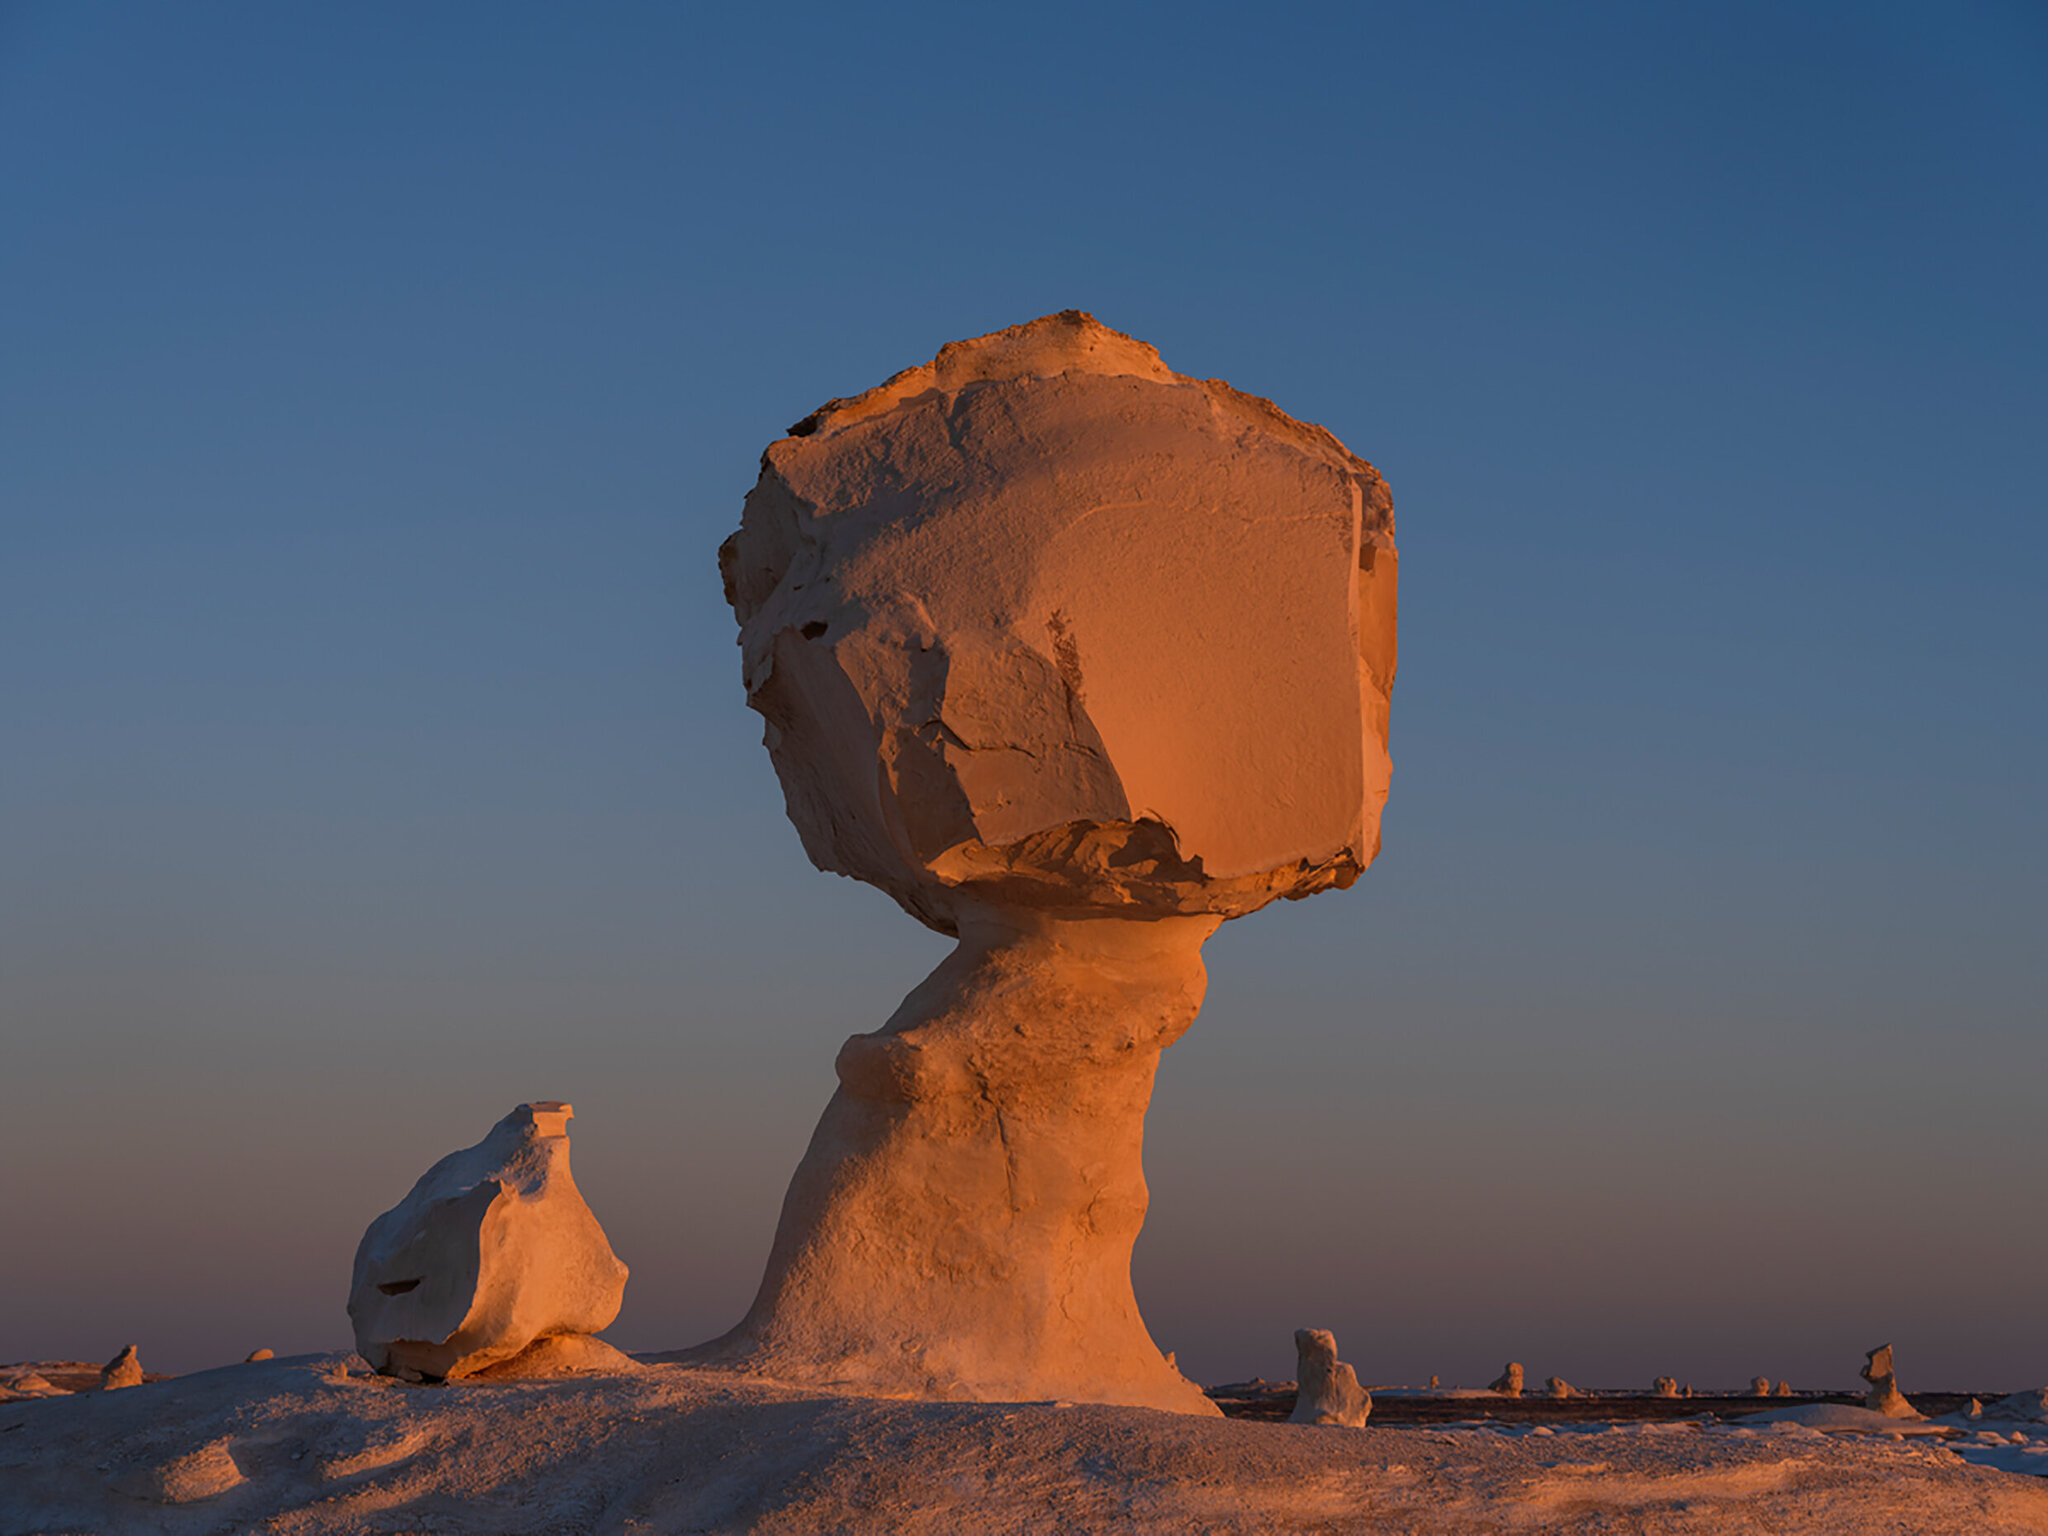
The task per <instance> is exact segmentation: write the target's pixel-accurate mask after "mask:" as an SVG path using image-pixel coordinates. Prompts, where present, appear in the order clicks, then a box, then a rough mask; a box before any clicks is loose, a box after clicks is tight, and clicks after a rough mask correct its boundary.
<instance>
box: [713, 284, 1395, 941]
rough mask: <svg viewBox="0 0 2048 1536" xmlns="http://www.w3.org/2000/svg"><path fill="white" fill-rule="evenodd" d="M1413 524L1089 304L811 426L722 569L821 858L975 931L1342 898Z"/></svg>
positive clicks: (1381, 715) (1325, 450) (1279, 419)
mask: <svg viewBox="0 0 2048 1536" xmlns="http://www.w3.org/2000/svg"><path fill="white" fill-rule="evenodd" d="M1393 526H1394V525H1393V502H1392V499H1391V498H1390V497H1389V495H1388V494H1387V489H1386V486H1385V484H1384V483H1383V482H1382V481H1381V479H1380V477H1379V475H1378V474H1377V472H1375V471H1374V469H1373V467H1372V466H1371V465H1370V464H1368V463H1366V462H1365V460H1363V459H1361V458H1359V457H1357V456H1356V455H1355V454H1353V453H1351V452H1350V451H1349V450H1347V449H1346V448H1345V447H1344V446H1343V444H1341V443H1339V442H1338V441H1337V439H1336V438H1334V437H1332V436H1331V435H1330V434H1329V433H1328V432H1326V431H1324V430H1323V429H1322V428H1321V427H1316V426H1310V425H1308V424H1306V423H1303V422H1298V421H1296V420H1294V419H1293V418H1292V417H1290V416H1288V415H1286V414H1285V413H1284V412H1282V411H1281V410H1279V409H1278V408H1277V407H1275V406H1274V405H1273V404H1272V403H1271V402H1269V401H1266V400H1261V399H1258V398H1256V397H1254V396H1251V395H1246V394H1241V393H1239V392H1238V391H1237V390H1235V389H1232V388H1231V387H1230V386H1229V385H1227V384H1225V383H1223V382H1222V381H1220V380H1216V379H1206V380H1205V379H1194V378H1187V377H1184V376H1182V375H1180V374H1177V373H1174V372H1173V371H1172V370H1171V369H1169V368H1167V367H1166V365H1165V364H1164V363H1162V362H1161V361H1160V360H1159V354H1158V353H1157V352H1155V351H1154V350H1153V349H1152V348H1151V347H1149V346H1146V345H1145V344H1144V343H1143V342H1140V341H1134V340H1133V339H1132V338H1130V337H1128V336H1124V335H1121V334H1120V333H1118V332H1116V331H1113V330H1110V329H1109V328H1108V327H1107V326H1104V325H1101V324H1099V323H1097V322H1096V321H1095V320H1094V319H1093V318H1092V317H1091V316H1088V315H1085V314H1082V313H1080V312H1078V311H1072V310H1070V311H1067V312H1066V313H1064V314H1059V315H1048V316H1046V317H1045V318H1044V319H1041V320H1034V321H1032V322H1031V323H1030V324H1028V325H1020V326H1014V327H1012V328H1011V329H1009V330H1007V331H1000V332H998V333H996V334H995V335H992V336H983V337H980V338H977V339H976V340H973V341H963V342H956V343H954V344H953V345H952V346H949V347H947V348H945V349H944V350H943V351H941V352H940V353H939V355H938V357H937V358H936V359H935V360H934V361H932V362H930V363H927V364H925V365H924V366H923V367H921V368H913V369H910V370H908V371H906V372H904V373H901V374H898V375H897V376H896V377H894V378H892V379H890V380H889V381H888V382H887V383H885V384H883V385H881V386H879V387H877V388H875V389H871V390H869V391H868V392H867V393H865V394H863V395H859V396H856V397H854V398H853V399H850V400H835V401H833V402H831V403H830V404H828V405H826V406H825V407H823V408H822V409H821V410H819V411H818V412H817V413H816V414H814V415H812V416H810V417H809V418H807V419H806V420H804V421H802V422H799V423H798V424H797V425H796V426H795V427H793V428H791V435H790V436H788V437H786V438H783V439H782V440H781V441H780V442H777V443H774V444H772V445H771V446H770V447H769V449H768V451H767V452H766V453H765V454H764V455H763V456H762V467H761V478H760V483H759V484H757V485H756V486H755V487H754V489H753V491H752V493H751V494H750V495H749V496H748V497H747V504H746V511H745V514H744V516H743V518H742V520H741V525H740V530H739V532H738V533H736V534H734V535H733V536H732V537H731V538H730V539H728V540H727V541H726V543H725V546H724V548H722V549H721V550H720V551H719V564H720V567H721V569H722V570H723V572H724V575H725V581H726V592H727V596H728V598H729V599H730V600H731V602H732V605H733V609H734V612H735V613H736V614H737V615H738V617H739V620H740V624H741V630H740V642H741V647H742V651H743V655H744V671H745V679H746V685H747V697H748V702H749V703H751V704H752V705H753V706H754V708H755V709H757V710H759V711H760V712H761V713H762V714H763V715H764V716H766V717H767V720H768V729H767V744H768V750H769V753H770V755H771V756H772V757H773V758H774V760H775V767H776V771H777V772H778V773H779V774H780V775H781V777H782V786H783V792H784V794H785V796H786V798H787V800H788V805H789V815H790V819H791V820H792V821H794V822H795V823H796V826H797V830H798V831H799V832H800V833H801V834H802V836H803V841H804V848H805V850H806V851H807V852H808V853H809V854H810V856H811V858H812V860H813V861H814V862H815V863H816V864H817V865H818V866H819V867H820V868H821V869H828V870H833V871H835V872H837V873H839V874H845V875H853V876H855V877H856V878H858V879H862V880H866V881H869V882H871V883H872V884H875V885H878V886H880V887H881V888H882V889H884V890H886V891H888V892H889V893H890V894H891V895H892V896H894V897H895V898H896V899H897V900H898V901H899V902H901V903H902V904H903V906H904V907H905V908H906V909H908V910H909V911H910V912H911V913H913V914H914V915H916V916H917V917H918V918H920V919H921V920H923V921H924V922H926V923H928V924H930V925H931V926H932V927H934V928H937V929H939V930H941V931H942V932H946V933H953V932H956V931H957V926H958V924H957V916H958V911H959V909H960V907H961V906H962V904H963V900H967V901H977V900H978V901H981V902H993V903H995V904H997V905H1010V904H1022V905H1026V906H1032V907H1042V908H1049V909H1056V910H1059V911H1063V912H1070V913H1076V914H1102V913H1116V914H1139V915H1145V914H1156V915H1167V914H1175V915H1181V916H1194V915H1214V916H1220V917H1234V916H1237V915H1239V914H1242V913H1245V912H1251V911H1254V910H1256V909H1257V908H1259V907H1262V906H1264V905H1266V904H1267V903H1268V902H1270V901H1272V900H1274V899H1275V898H1276V897H1280V896H1303V895H1307V894H1309V893H1310V892H1312V891H1319V890H1323V889H1326V888H1328V887H1330V886H1333V885H1340V886H1341V885H1349V884H1350V883H1351V882H1352V880H1354V879H1355V878H1356V877H1357V875H1358V872H1359V871H1360V870H1361V869H1363V868H1364V867H1365V865H1367V864H1368V863H1370V862H1371V861H1372V857H1373V854H1374V853H1375V852H1376V851H1377V849H1378V847H1379V819H1380V807H1381V805H1382V803H1383V802H1384V801H1385V799H1386V793H1387V780H1388V772H1389V769H1388V759H1387V749H1386V736H1387V707H1388V697H1389V691H1390V690H1391V688H1392V686H1393V678H1394V582H1395V562H1396V556H1395V552H1394V544H1393Z"/></svg>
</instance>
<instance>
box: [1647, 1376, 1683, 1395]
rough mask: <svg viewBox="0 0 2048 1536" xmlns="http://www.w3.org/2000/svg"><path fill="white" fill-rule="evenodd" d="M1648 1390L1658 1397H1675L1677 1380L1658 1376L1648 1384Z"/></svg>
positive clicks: (1671, 1377) (1674, 1377)
mask: <svg viewBox="0 0 2048 1536" xmlns="http://www.w3.org/2000/svg"><path fill="white" fill-rule="evenodd" d="M1650 1390H1651V1391H1652V1392H1654V1393H1656V1394H1657V1396H1659V1397H1677V1396H1678V1395H1679V1391H1678V1378H1677V1377H1676V1376H1659V1377H1658V1378H1657V1379H1656V1380H1655V1381H1653V1382H1651V1383H1650Z"/></svg>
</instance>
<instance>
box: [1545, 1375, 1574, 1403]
mask: <svg viewBox="0 0 2048 1536" xmlns="http://www.w3.org/2000/svg"><path fill="white" fill-rule="evenodd" d="M1543 1391H1544V1394H1545V1395H1546V1396H1548V1397H1556V1398H1565V1397H1577V1396H1578V1395H1579V1389H1578V1388H1577V1387H1575V1386H1573V1385H1572V1384H1571V1383H1570V1382H1568V1381H1566V1380H1565V1379H1564V1378H1563V1377H1562V1376H1548V1377H1545V1378H1544V1381H1543Z"/></svg>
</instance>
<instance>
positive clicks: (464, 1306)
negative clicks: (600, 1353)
mask: <svg viewBox="0 0 2048 1536" xmlns="http://www.w3.org/2000/svg"><path fill="white" fill-rule="evenodd" d="M572 1113H573V1111H572V1110H571V1108H570V1106H569V1105H567V1104H562V1103H557V1102H553V1101H548V1102H541V1103H534V1104H522V1105H520V1106H519V1107H518V1108H517V1109H515V1110H513V1111H512V1113H511V1114H509V1115H507V1116H506V1117H505V1118H504V1119H502V1120H500V1121H499V1122H498V1123H497V1124H496V1125H494V1126H492V1127H491V1131H490V1134H489V1135H487V1136H486V1137H484V1139H483V1140H482V1141H480V1142H478V1143H477V1144H476V1145H475V1146H473V1147H467V1148H465V1149H464V1150H462V1151H460V1152H452V1153H450V1154H449V1155H448V1156H446V1157H444V1158H442V1159H441V1160H440V1161H439V1162H438V1163H436V1164H434V1166H433V1167H432V1168H429V1169H428V1170H427V1172H426V1174H425V1175H424V1176H423V1177H422V1178H421V1179H420V1181H419V1182H418V1183H417V1184H415V1185H414V1186H413V1188H412V1193H410V1194H409V1195H407V1196H406V1197H405V1199H404V1200H402V1201H401V1202H399V1204H398V1205H397V1206H395V1207H394V1208H392V1209H391V1210H389V1211H386V1212H385V1213H384V1214H383V1215H382V1216H379V1217H378V1218H377V1219H376V1220H375V1221H373V1222H371V1223H370V1227H369V1230H368V1231H367V1232H365V1233H364V1234H363V1240H362V1243H361V1245H360V1246H359V1247H358V1248H357V1249H356V1263H355V1275H354V1279H353V1281H352V1283H351V1284H350V1287H349V1298H348V1315H349V1320H350V1322H351V1323H353V1324H354V1325H355V1335H356V1351H357V1353H359V1354H360V1355H361V1356H362V1357H363V1358H364V1359H365V1360H367V1361H369V1362H370V1364H371V1365H372V1366H373V1367H375V1368H376V1369H377V1370H379V1371H384V1372H390V1373H399V1372H412V1373H416V1374H418V1375H421V1376H429V1377H448V1376H467V1375H471V1374H474V1373H475V1372H477V1371H480V1370H483V1369H484V1368H486V1367H488V1366H492V1365H495V1364H498V1363H499V1362H501V1361H510V1360H512V1359H513V1357H515V1356H518V1355H519V1354H520V1353H521V1352H522V1351H524V1350H526V1349H527V1347H528V1346H529V1345H532V1344H534V1343H535V1342H536V1341H537V1340H542V1339H547V1338H550V1337H553V1336H555V1335H560V1334H590V1333H596V1332H597V1331H598V1330H599V1329H601V1328H605V1327H607V1326H609V1325H610V1323H611V1322H612V1320H613V1319H614V1318H616V1317H617V1316H618V1315H619V1303H620V1301H621V1300H622V1299H623V1298H624V1296H625V1291H626V1266H625V1265H623V1264H621V1263H620V1262H619V1260H618V1258H617V1256H616V1255H614V1254H613V1252H612V1249H611V1244H610V1243H608V1242H607V1241H606V1240H605V1235H604V1229H603V1228H601V1227H600V1226H599V1225H598V1224H597V1218H596V1217H595V1216H593V1215H592V1214H591V1211H590V1207H589V1206H588V1205H586V1204H584V1202H583V1196H582V1193H581V1192H580V1191H579V1190H578V1189H577V1188H576V1181H575V1179H574V1178H573V1177H571V1175H570V1172H569V1130H568V1123H569V1119H570V1116H571V1115H572Z"/></svg>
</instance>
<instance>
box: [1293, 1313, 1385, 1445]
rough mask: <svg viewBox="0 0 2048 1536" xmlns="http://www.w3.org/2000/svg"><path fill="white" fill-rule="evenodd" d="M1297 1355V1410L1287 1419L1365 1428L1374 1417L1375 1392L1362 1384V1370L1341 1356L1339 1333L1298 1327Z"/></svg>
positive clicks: (1296, 1421)
mask: <svg viewBox="0 0 2048 1536" xmlns="http://www.w3.org/2000/svg"><path fill="white" fill-rule="evenodd" d="M1294 1355H1295V1381H1296V1389H1295V1396H1294V1411H1293V1413H1292V1414H1290V1415H1289V1416H1288V1420H1287V1422H1288V1423H1290V1424H1335V1425H1339V1426H1341V1427H1343V1428H1346V1429H1363V1428H1364V1427H1365V1421H1366V1420H1367V1419H1368V1418H1370V1417H1371V1416H1372V1394H1371V1393H1370V1392H1368V1391H1366V1390H1365V1388H1363V1387H1361V1386H1360V1385H1359V1384H1358V1373H1357V1372H1356V1371H1355V1370H1353V1369H1352V1368H1351V1367H1350V1366H1348V1365H1346V1364H1345V1363H1344V1362H1343V1361H1342V1360H1339V1359H1338V1358H1337V1336H1336V1335H1335V1334H1334V1333H1332V1332H1330V1330H1329V1329H1327V1328H1297V1329H1295V1331H1294Z"/></svg>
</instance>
